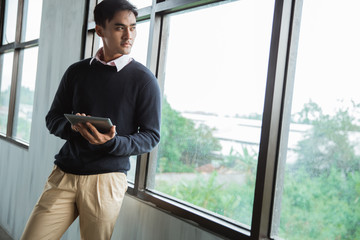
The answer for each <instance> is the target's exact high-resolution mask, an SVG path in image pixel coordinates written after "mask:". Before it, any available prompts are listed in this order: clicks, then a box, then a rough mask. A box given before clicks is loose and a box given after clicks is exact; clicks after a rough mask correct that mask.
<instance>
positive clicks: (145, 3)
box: [130, 0, 152, 9]
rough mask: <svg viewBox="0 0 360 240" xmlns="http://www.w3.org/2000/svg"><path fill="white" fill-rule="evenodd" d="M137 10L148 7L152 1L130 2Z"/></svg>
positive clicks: (133, 0)
mask: <svg viewBox="0 0 360 240" xmlns="http://www.w3.org/2000/svg"><path fill="white" fill-rule="evenodd" d="M130 2H131V4H133V5H134V6H135V7H136V8H137V9H140V8H144V7H148V6H151V5H152V0H130Z"/></svg>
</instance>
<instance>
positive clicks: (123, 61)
mask: <svg viewBox="0 0 360 240" xmlns="http://www.w3.org/2000/svg"><path fill="white" fill-rule="evenodd" d="M103 56H104V51H103V48H102V47H101V48H100V49H99V50H98V51H97V52H96V55H95V57H93V58H92V59H91V61H90V65H91V63H92V62H93V61H94V59H96V60H97V61H99V62H101V63H102V64H104V65H109V66H115V67H116V69H117V71H118V72H119V71H120V70H121V69H123V68H124V67H125V66H126V65H128V64H129V63H130V62H131V61H132V60H133V58H132V57H130V56H129V55H121V56H120V57H118V58H116V59H114V60H112V61H110V62H104V61H103V60H101V59H102V58H103Z"/></svg>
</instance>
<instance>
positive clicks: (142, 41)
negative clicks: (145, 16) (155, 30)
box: [131, 21, 150, 66]
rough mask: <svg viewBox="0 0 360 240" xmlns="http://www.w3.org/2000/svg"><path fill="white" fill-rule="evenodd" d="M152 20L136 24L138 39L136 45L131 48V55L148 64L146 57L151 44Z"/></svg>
mask: <svg viewBox="0 0 360 240" xmlns="http://www.w3.org/2000/svg"><path fill="white" fill-rule="evenodd" d="M149 30H150V21H142V22H138V23H137V25H136V31H137V35H136V39H135V44H134V47H133V48H132V49H131V56H132V57H133V58H134V59H135V60H136V61H138V62H140V63H142V64H143V65H145V66H146V57H147V51H148V44H149Z"/></svg>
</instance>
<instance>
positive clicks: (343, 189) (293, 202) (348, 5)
mask: <svg viewBox="0 0 360 240" xmlns="http://www.w3.org/2000/svg"><path fill="white" fill-rule="evenodd" d="M91 2H95V0H91ZM137 2H138V1H133V3H134V4H135V5H137ZM152 2H153V5H152V7H151V8H149V7H147V6H149V5H150V4H151V2H150V1H149V2H148V3H146V4H144V5H141V6H140V4H138V7H139V8H141V10H140V11H139V16H138V36H137V40H136V42H135V46H134V48H133V52H132V54H133V56H134V58H135V59H136V60H138V61H140V62H142V63H143V64H144V65H145V64H146V66H147V67H149V69H150V70H151V71H152V72H153V73H154V74H155V75H156V76H157V78H158V80H159V85H160V88H161V91H162V94H163V111H162V128H161V131H162V132H161V134H162V137H161V142H160V144H159V146H158V147H157V148H156V149H154V150H153V151H152V152H151V153H149V154H144V155H142V156H137V157H136V156H134V157H132V159H131V163H132V170H131V172H130V173H129V180H130V187H129V189H128V194H130V195H132V196H134V197H135V198H138V199H141V200H142V201H143V202H145V203H146V202H148V203H149V204H150V205H151V206H155V207H156V208H159V209H161V210H165V211H166V212H168V213H169V214H172V215H173V216H176V217H179V218H181V219H184V220H186V221H188V222H190V223H191V222H192V223H194V224H195V225H196V226H200V227H201V228H203V229H207V230H208V231H210V232H214V233H215V234H217V235H220V236H224V237H226V238H229V239H246V240H250V239H337V238H339V239H340V238H341V239H342V238H344V239H345V238H349V239H350V238H351V239H358V238H359V237H360V236H359V230H358V229H359V222H360V219H359V216H360V209H359V207H358V206H360V205H359V204H358V203H359V195H360V192H359V179H360V175H359V162H360V149H359V147H358V145H359V144H358V142H359V140H360V134H359V131H360V126H359V124H360V122H359V120H360V119H359V113H360V111H359V110H360V109H359V107H360V99H359V95H358V94H357V88H356V87H353V86H354V85H355V81H356V80H357V79H358V78H359V71H358V70H357V69H358V68H357V66H358V65H359V64H360V62H359V58H358V56H359V54H360V49H359V46H358V44H357V43H358V42H360V36H359V31H356V29H358V28H359V23H360V19H359V15H358V14H356V13H357V12H359V10H360V6H359V3H357V2H358V1H356V0H345V1H343V2H341V3H340V4H339V1H335V0H331V1H323V0H311V1H304V6H303V1H301V0H298V1H293V0H274V1H269V0H238V1H236V0H228V1H224V0H206V1H204V0H165V1H163V0H157V1H152ZM139 3H140V1H139ZM141 3H145V2H144V1H141ZM90 6H92V8H93V6H95V4H93V5H91V4H90ZM332 16H341V17H339V18H338V17H337V18H334V17H332ZM91 17H92V16H90V15H89V23H90V24H88V35H87V36H88V38H87V40H88V39H91V41H86V42H87V44H86V48H85V50H86V51H85V52H87V53H88V52H90V50H91V49H93V48H94V46H95V47H96V48H98V46H99V44H97V43H96V41H99V40H96V39H97V38H96V37H95V38H94V32H93V29H94V24H93V20H91ZM300 26H301V28H300ZM89 36H90V37H89ZM92 39H95V41H93V40H92ZM94 42H95V43H94ZM88 43H91V44H88ZM8 54H9V56H10V55H11V53H10V52H9V53H8ZM9 56H7V55H4V56H3V58H4V57H9ZM295 69H296V71H295ZM4 78H5V77H4ZM325 200H326V201H325ZM348 236H350V237H348Z"/></svg>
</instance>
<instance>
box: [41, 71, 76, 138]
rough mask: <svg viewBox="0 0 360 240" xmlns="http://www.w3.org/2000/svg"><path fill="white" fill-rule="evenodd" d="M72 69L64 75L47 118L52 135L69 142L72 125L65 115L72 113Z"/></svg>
mask: <svg viewBox="0 0 360 240" xmlns="http://www.w3.org/2000/svg"><path fill="white" fill-rule="evenodd" d="M70 71H71V68H68V70H67V71H66V72H65V73H64V75H63V77H62V79H61V82H60V85H59V87H58V90H57V92H56V94H55V97H54V100H53V102H52V105H51V107H50V110H49V112H48V114H47V115H46V117H45V120H46V127H47V128H48V129H49V131H50V133H51V134H54V135H55V136H58V137H60V138H62V139H65V140H69V138H70V134H71V133H70V132H71V124H70V123H69V122H68V121H67V119H66V118H65V116H64V113H71V112H72V91H71V90H70V89H71V87H70V86H69V85H70V82H69V75H70Z"/></svg>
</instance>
